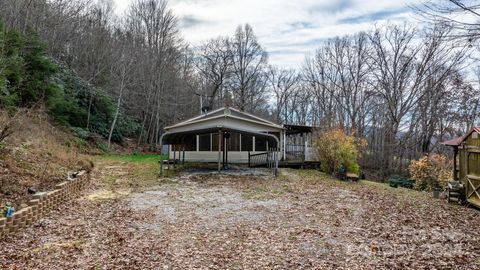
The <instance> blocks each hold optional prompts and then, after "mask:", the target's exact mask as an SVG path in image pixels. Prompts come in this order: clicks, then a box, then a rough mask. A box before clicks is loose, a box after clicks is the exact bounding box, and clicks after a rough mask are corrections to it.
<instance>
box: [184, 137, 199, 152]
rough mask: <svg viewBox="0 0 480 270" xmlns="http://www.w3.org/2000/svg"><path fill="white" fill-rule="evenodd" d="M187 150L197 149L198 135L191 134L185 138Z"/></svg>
mask: <svg viewBox="0 0 480 270" xmlns="http://www.w3.org/2000/svg"><path fill="white" fill-rule="evenodd" d="M185 151H197V136H189V137H188V138H186V139H185Z"/></svg>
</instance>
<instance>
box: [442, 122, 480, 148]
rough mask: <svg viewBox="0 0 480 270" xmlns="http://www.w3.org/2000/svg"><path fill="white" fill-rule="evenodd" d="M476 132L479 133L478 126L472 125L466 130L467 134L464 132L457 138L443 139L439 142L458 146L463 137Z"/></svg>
mask: <svg viewBox="0 0 480 270" xmlns="http://www.w3.org/2000/svg"><path fill="white" fill-rule="evenodd" d="M474 131H475V132H477V133H480V127H473V128H472V129H470V131H469V132H467V134H465V135H464V136H461V137H458V138H455V139H451V140H448V141H444V142H441V144H443V145H448V146H453V147H455V146H459V145H460V144H461V143H462V142H463V141H465V139H467V138H468V136H470V135H471V134H472V133H473V132H474Z"/></svg>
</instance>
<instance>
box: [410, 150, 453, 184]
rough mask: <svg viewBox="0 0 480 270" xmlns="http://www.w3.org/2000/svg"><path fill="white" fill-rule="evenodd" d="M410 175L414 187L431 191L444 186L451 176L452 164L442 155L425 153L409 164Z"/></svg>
mask: <svg viewBox="0 0 480 270" xmlns="http://www.w3.org/2000/svg"><path fill="white" fill-rule="evenodd" d="M409 171H410V175H411V177H412V179H413V180H415V187H414V188H415V189H417V190H427V191H432V189H434V188H441V187H445V186H446V185H447V183H448V181H449V180H450V179H451V178H452V164H451V162H450V160H449V159H448V158H447V157H445V156H444V155H438V154H433V155H425V156H424V157H422V158H420V159H419V160H413V161H412V162H411V163H410V166H409Z"/></svg>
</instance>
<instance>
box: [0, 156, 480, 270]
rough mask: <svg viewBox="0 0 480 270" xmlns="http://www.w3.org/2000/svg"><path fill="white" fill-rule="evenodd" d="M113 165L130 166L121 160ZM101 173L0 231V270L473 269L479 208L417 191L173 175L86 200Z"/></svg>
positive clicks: (293, 177)
mask: <svg viewBox="0 0 480 270" xmlns="http://www.w3.org/2000/svg"><path fill="white" fill-rule="evenodd" d="M107 165H108V164H107ZM125 168H128V170H129V171H130V170H132V168H133V169H134V167H132V166H131V164H130V165H128V166H126V167H125ZM125 168H122V167H119V168H116V169H115V170H120V171H119V172H118V174H117V175H118V177H124V175H125V174H124V173H122V172H121V170H124V169H125ZM101 169H102V168H99V169H97V170H101ZM108 176H109V175H108V174H105V173H104V172H101V171H100V172H99V171H96V172H94V179H95V177H97V181H99V183H97V186H98V187H100V189H99V190H93V191H92V193H91V194H90V195H87V196H85V197H84V198H79V199H78V200H77V201H76V202H75V203H74V204H72V205H70V206H68V207H67V206H66V207H64V208H62V209H59V210H58V211H56V212H53V213H52V214H51V215H50V217H48V218H46V219H44V220H43V221H42V222H41V226H36V227H32V228H29V229H27V230H26V231H25V232H24V233H23V235H21V236H15V237H13V236H12V237H10V236H9V237H6V238H4V239H3V245H2V246H1V250H0V266H1V267H0V268H2V267H10V268H14V267H17V268H19V269H31V268H37V269H50V268H52V267H55V268H56V269H92V268H94V269H312V268H317V269H373V268H389V269H433V268H435V269H451V268H455V269H477V268H479V266H480V265H479V254H480V232H479V231H478V230H476V226H478V224H479V221H480V218H479V212H478V211H476V210H474V209H468V208H464V207H457V206H452V205H448V204H445V203H444V202H443V201H439V200H433V199H430V198H429V197H428V195H427V194H425V193H420V192H415V191H405V190H401V189H388V188H384V187H383V186H378V185H377V184H370V183H357V184H348V183H343V182H338V181H336V180H333V179H331V178H329V177H328V176H325V175H322V174H319V173H317V172H309V171H287V173H286V176H284V177H282V178H281V179H277V180H275V179H272V178H269V177H259V176H255V177H253V176H233V175H228V176H218V175H215V176H208V175H207V176H192V177H191V178H188V177H187V178H182V177H180V180H181V181H172V182H168V183H167V182H165V183H162V184H161V185H160V186H158V187H155V188H150V189H147V190H145V191H144V192H141V193H132V194H130V195H127V194H123V195H124V196H121V197H119V198H116V199H114V200H110V199H107V200H100V201H98V200H95V199H94V200H90V199H89V198H91V196H92V195H93V196H98V195H99V194H103V193H102V192H105V189H103V188H104V187H105V185H104V184H102V183H100V182H101V181H107V182H108V181H111V179H106V178H108ZM111 182H112V183H114V182H115V181H111ZM139 185H142V183H139ZM119 190H120V191H121V189H118V190H116V191H115V192H119ZM103 195H105V194H103ZM103 195H102V196H100V197H107V198H110V197H109V196H110V194H108V195H106V196H103ZM419 205H421V207H419Z"/></svg>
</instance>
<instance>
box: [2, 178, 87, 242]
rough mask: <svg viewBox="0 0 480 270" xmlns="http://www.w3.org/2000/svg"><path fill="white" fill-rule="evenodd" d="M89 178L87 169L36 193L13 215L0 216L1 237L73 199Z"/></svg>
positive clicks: (22, 227) (25, 226)
mask: <svg viewBox="0 0 480 270" xmlns="http://www.w3.org/2000/svg"><path fill="white" fill-rule="evenodd" d="M89 179H90V177H89V176H88V173H87V172H86V171H80V172H78V173H77V174H76V178H74V179H73V180H69V181H64V182H62V183H60V184H57V185H56V186H55V189H54V190H51V191H47V192H40V193H36V194H34V195H33V199H32V200H30V201H29V202H28V206H27V207H25V208H23V209H20V210H19V211H16V212H14V213H13V215H12V216H11V217H0V237H1V236H3V235H6V234H10V233H16V232H19V231H21V230H22V229H24V228H27V227H30V226H31V225H32V224H33V223H35V222H36V221H37V220H39V219H40V218H42V217H44V216H46V215H47V214H48V213H49V212H50V211H51V210H53V209H56V208H57V207H58V206H60V205H61V204H64V203H67V202H69V201H71V200H72V199H74V198H75V197H76V195H77V194H78V193H79V192H80V191H81V190H83V188H85V187H86V186H87V184H88V183H89Z"/></svg>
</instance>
